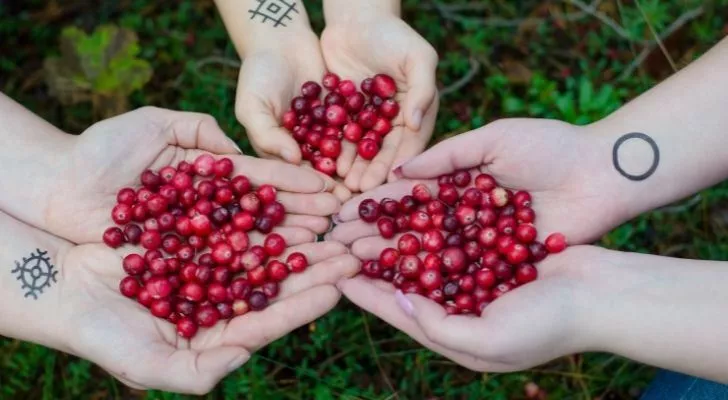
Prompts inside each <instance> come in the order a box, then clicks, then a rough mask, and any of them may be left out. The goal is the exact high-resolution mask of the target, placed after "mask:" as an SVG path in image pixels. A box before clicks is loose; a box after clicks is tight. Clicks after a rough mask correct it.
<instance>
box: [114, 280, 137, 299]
mask: <svg viewBox="0 0 728 400" xmlns="http://www.w3.org/2000/svg"><path fill="white" fill-rule="evenodd" d="M140 289H141V286H140V285H139V281H137V280H136V278H134V277H133V276H127V277H125V278H124V279H122V280H121V282H119V292H121V294H123V295H124V296H126V297H129V298H134V297H135V296H136V295H137V294H138V293H139V290H140Z"/></svg>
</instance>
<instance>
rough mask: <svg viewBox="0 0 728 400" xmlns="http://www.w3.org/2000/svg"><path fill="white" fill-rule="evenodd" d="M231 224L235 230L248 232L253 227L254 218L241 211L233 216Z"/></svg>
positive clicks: (248, 213)
mask: <svg viewBox="0 0 728 400" xmlns="http://www.w3.org/2000/svg"><path fill="white" fill-rule="evenodd" d="M232 224H233V227H234V228H235V229H238V230H241V231H243V232H248V231H251V230H253V228H254V227H255V217H254V216H253V214H251V213H250V212H248V211H241V212H240V213H238V214H235V215H234V216H233V218H232Z"/></svg>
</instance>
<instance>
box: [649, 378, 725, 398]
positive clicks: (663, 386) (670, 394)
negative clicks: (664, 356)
mask: <svg viewBox="0 0 728 400" xmlns="http://www.w3.org/2000/svg"><path fill="white" fill-rule="evenodd" d="M640 400H728V386H726V385H721V384H720V383H717V382H713V381H708V380H705V379H700V378H696V377H694V376H689V375H684V374H680V373H677V372H672V371H660V372H659V373H658V374H657V376H656V377H655V379H654V380H653V381H652V382H651V383H650V386H648V387H647V390H645V393H644V394H643V395H642V397H641V398H640Z"/></svg>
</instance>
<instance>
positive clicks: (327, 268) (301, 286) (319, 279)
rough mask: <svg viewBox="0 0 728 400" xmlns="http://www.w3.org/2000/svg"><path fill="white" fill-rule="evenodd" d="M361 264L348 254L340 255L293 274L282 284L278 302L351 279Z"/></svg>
mask: <svg viewBox="0 0 728 400" xmlns="http://www.w3.org/2000/svg"><path fill="white" fill-rule="evenodd" d="M360 265H361V262H360V261H359V259H358V258H356V257H354V256H352V255H350V254H342V255H338V256H335V257H332V258H329V259H327V260H324V261H322V262H319V263H316V264H314V265H312V266H311V267H310V268H309V269H308V270H306V272H304V273H302V274H293V275H291V276H290V277H288V279H286V280H285V281H284V282H283V285H282V286H281V294H280V295H279V297H278V298H277V299H276V301H280V300H283V299H286V298H288V297H291V296H294V295H296V294H298V293H300V292H303V291H305V290H308V289H309V288H312V287H315V286H321V285H334V284H336V282H338V281H340V280H341V279H346V278H351V277H353V276H354V275H356V274H357V273H358V272H359V267H360Z"/></svg>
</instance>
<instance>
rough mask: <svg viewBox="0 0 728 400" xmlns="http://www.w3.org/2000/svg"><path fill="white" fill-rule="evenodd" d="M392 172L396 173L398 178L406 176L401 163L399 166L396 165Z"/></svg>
mask: <svg viewBox="0 0 728 400" xmlns="http://www.w3.org/2000/svg"><path fill="white" fill-rule="evenodd" d="M392 173H393V174H394V176H396V177H397V179H402V177H403V176H404V175H403V174H402V166H401V165H398V166H396V167H394V169H393V170H392Z"/></svg>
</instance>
